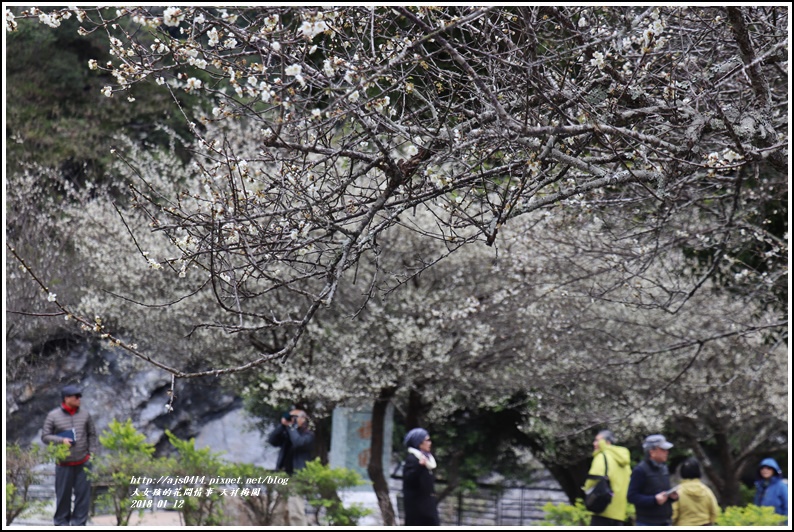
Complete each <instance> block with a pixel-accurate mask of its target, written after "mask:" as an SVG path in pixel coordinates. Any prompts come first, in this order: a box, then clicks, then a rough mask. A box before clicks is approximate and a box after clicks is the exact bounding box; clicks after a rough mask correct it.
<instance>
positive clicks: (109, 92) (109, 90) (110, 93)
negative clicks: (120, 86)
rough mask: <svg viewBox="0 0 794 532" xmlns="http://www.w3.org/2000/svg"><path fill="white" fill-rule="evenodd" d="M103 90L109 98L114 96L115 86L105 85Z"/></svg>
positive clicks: (104, 94)
mask: <svg viewBox="0 0 794 532" xmlns="http://www.w3.org/2000/svg"><path fill="white" fill-rule="evenodd" d="M101 92H102V95H103V96H107V97H108V98H110V97H111V96H113V88H112V87H111V86H110V85H105V86H104V87H102V91H101Z"/></svg>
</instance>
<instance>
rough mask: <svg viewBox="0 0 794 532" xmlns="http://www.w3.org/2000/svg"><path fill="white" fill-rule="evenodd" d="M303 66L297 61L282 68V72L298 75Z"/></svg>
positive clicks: (288, 74)
mask: <svg viewBox="0 0 794 532" xmlns="http://www.w3.org/2000/svg"><path fill="white" fill-rule="evenodd" d="M302 70H303V67H302V66H301V65H300V64H299V63H295V64H292V65H290V66H288V67H287V68H285V69H284V74H286V75H287V76H299V75H300V73H301V71H302Z"/></svg>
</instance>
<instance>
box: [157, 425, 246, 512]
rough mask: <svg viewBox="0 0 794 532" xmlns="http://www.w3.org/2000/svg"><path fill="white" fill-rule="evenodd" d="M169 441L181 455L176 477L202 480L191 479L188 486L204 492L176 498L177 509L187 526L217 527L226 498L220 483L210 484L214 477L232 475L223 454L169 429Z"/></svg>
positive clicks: (175, 472) (176, 463) (174, 471)
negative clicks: (199, 446)
mask: <svg viewBox="0 0 794 532" xmlns="http://www.w3.org/2000/svg"><path fill="white" fill-rule="evenodd" d="M165 434H166V436H168V441H170V442H171V445H173V446H174V447H176V450H177V453H178V458H177V460H176V462H175V468H174V469H173V472H172V475H173V476H188V477H196V478H199V479H201V480H200V481H196V482H189V483H187V484H186V487H189V488H191V489H192V490H193V491H195V490H196V489H200V490H201V492H202V493H203V494H202V495H201V496H196V497H182V498H179V499H175V501H174V502H175V503H177V504H178V506H176V508H177V509H178V510H179V512H180V513H181V514H182V518H183V519H184V521H185V525H186V526H217V525H221V524H223V523H222V521H223V501H222V500H221V498H222V495H221V493H222V491H221V487H222V486H220V485H218V484H217V483H210V480H211V479H213V478H228V477H230V476H231V475H229V468H228V466H227V465H226V464H225V463H224V462H223V461H222V460H221V459H220V458H219V457H220V455H221V454H222V453H213V452H212V451H211V450H210V448H209V447H204V448H203V449H196V445H195V444H196V438H190V440H187V441H186V440H181V439H179V438H178V437H176V436H175V435H174V433H172V432H171V431H170V430H166V431H165Z"/></svg>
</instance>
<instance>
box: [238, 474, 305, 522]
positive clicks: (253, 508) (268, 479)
mask: <svg viewBox="0 0 794 532" xmlns="http://www.w3.org/2000/svg"><path fill="white" fill-rule="evenodd" d="M228 474H229V477H239V478H241V479H244V480H243V482H246V484H245V487H248V488H252V489H256V488H258V489H259V490H261V491H260V493H259V494H258V495H255V496H254V495H252V496H250V497H249V496H242V497H240V498H239V501H240V502H241V505H242V508H243V510H244V511H245V512H246V513H247V514H248V518H249V520H250V521H251V523H253V524H255V525H258V526H272V525H273V517H274V516H275V510H276V506H277V504H278V503H279V501H281V500H282V499H284V498H286V497H288V496H289V494H290V493H291V492H292V488H291V487H290V485H289V479H288V477H287V474H286V473H283V472H278V473H276V472H273V471H270V470H268V469H265V468H263V467H259V466H256V465H254V464H247V463H233V464H229V466H228ZM248 479H265V480H264V481H263V482H256V483H251V484H248V483H247V480H248ZM282 482H283V483H282ZM227 502H228V501H227ZM232 518H233V516H232ZM227 520H228V519H227ZM228 524H237V523H233V522H230V523H228Z"/></svg>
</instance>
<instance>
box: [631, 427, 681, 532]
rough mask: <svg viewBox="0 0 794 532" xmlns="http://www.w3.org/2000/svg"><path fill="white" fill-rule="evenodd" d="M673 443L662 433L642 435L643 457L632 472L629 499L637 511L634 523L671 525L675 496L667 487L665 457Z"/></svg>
mask: <svg viewBox="0 0 794 532" xmlns="http://www.w3.org/2000/svg"><path fill="white" fill-rule="evenodd" d="M672 447H673V444H672V443H670V442H669V441H667V440H666V439H665V437H664V436H662V435H661V434H652V435H650V436H648V437H647V438H645V442H643V444H642V449H643V451H645V458H643V460H642V461H641V462H640V463H639V464H637V467H635V468H634V470H633V471H632V472H631V480H630V481H629V492H628V497H627V499H628V501H629V502H630V503H632V504H633V505H634V508H635V510H636V511H637V520H636V523H635V524H636V525H637V526H670V525H672V517H673V505H672V502H673V501H674V500H676V499H678V495H677V494H676V493H675V492H668V490H669V489H670V472H669V471H668V469H667V464H666V463H665V462H667V456H668V454H669V451H670V449H671V448H672Z"/></svg>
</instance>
